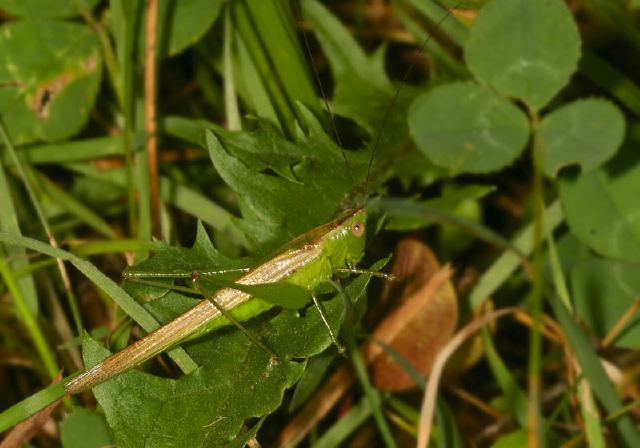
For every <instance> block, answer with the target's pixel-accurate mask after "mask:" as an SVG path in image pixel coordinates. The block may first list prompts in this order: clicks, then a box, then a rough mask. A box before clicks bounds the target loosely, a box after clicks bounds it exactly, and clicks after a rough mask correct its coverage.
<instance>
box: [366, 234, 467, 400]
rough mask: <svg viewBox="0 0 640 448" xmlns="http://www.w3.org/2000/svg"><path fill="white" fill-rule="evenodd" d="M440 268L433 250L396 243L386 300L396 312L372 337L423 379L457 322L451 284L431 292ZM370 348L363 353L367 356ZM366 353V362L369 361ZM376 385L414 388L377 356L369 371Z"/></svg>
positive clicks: (388, 360)
mask: <svg viewBox="0 0 640 448" xmlns="http://www.w3.org/2000/svg"><path fill="white" fill-rule="evenodd" d="M439 270H440V265H439V263H438V260H437V259H436V257H435V255H434V253H433V251H431V249H430V248H429V247H428V246H426V245H425V244H423V243H422V242H420V241H418V240H415V239H413V238H406V239H403V240H402V241H400V243H399V244H398V247H397V249H396V253H395V257H394V263H393V266H392V274H393V275H394V276H395V277H397V279H398V280H397V281H396V282H390V288H389V295H390V297H393V298H395V300H394V302H396V303H398V306H397V308H396V309H395V310H394V311H393V312H392V313H391V314H389V316H388V317H387V318H386V319H385V320H384V321H383V322H382V323H381V324H380V325H379V326H378V328H376V331H375V333H374V336H375V338H377V339H379V340H382V341H384V342H385V343H387V344H388V345H390V346H392V347H393V349H394V350H395V351H396V352H398V354H400V355H401V356H402V357H403V358H405V359H406V360H407V361H408V362H409V363H410V364H411V365H412V366H413V368H414V369H415V370H416V371H417V372H418V373H420V375H421V376H423V377H424V376H426V375H427V374H428V373H429V371H430V370H431V365H432V364H433V360H434V359H435V356H436V354H437V353H438V351H440V349H441V348H442V346H443V345H444V344H446V343H447V341H448V340H449V338H451V335H452V334H453V331H454V330H455V327H456V323H457V321H458V301H457V297H456V293H455V290H454V288H453V286H452V285H451V282H450V281H449V280H447V281H445V282H443V283H442V284H441V285H440V287H439V288H436V289H434V288H433V285H432V283H431V279H432V278H434V276H436V275H437V273H438V271H439ZM371 349H372V346H371V344H369V345H368V346H367V348H366V350H368V351H369V352H370V351H371ZM371 355H372V354H371V353H368V352H365V358H366V359H373V356H371ZM371 376H372V380H373V382H374V384H375V385H376V387H378V388H379V389H383V390H404V389H409V388H412V387H415V386H416V384H415V382H414V381H413V380H412V379H411V377H410V376H409V374H408V373H407V372H406V371H405V369H404V368H403V367H402V366H401V365H400V364H398V363H397V362H396V361H395V360H394V359H393V357H391V355H389V354H388V353H387V352H384V353H381V354H380V355H379V356H377V357H375V361H374V363H373V365H372V366H371Z"/></svg>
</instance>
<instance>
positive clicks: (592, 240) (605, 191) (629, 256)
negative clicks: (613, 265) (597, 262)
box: [560, 147, 640, 262]
mask: <svg viewBox="0 0 640 448" xmlns="http://www.w3.org/2000/svg"><path fill="white" fill-rule="evenodd" d="M639 191H640V159H639V157H638V152H637V151H636V148H635V147H623V148H622V150H621V151H619V153H618V154H617V155H616V156H615V157H614V158H613V159H612V160H611V161H610V162H609V163H607V165H605V166H603V167H601V168H599V169H597V170H596V171H593V172H591V173H588V174H585V175H581V176H579V177H577V178H575V179H562V180H561V182H560V199H561V200H562V207H563V209H564V213H565V216H566V218H567V222H568V223H569V226H570V227H571V230H572V232H573V233H574V234H575V235H576V236H578V237H579V238H580V239H581V240H582V241H584V242H585V243H586V244H587V245H588V246H589V247H591V248H592V249H593V250H595V251H596V252H598V253H600V254H602V255H605V256H608V257H611V258H616V259H620V260H626V261H631V262H638V261H640V220H638V216H640V201H638V192H639Z"/></svg>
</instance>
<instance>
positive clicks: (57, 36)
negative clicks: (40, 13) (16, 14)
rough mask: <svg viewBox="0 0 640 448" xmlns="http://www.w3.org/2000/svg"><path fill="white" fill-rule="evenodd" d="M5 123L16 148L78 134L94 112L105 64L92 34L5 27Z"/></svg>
mask: <svg viewBox="0 0 640 448" xmlns="http://www.w3.org/2000/svg"><path fill="white" fill-rule="evenodd" d="M0 53H1V54H2V55H3V62H2V63H0V84H2V86H3V87H2V89H0V117H1V118H2V120H3V122H4V124H5V125H6V126H7V128H8V133H9V135H10V137H11V139H12V141H13V142H14V143H16V144H21V143H27V142H33V141H35V140H45V141H52V140H59V139H63V138H67V137H70V136H72V135H74V134H76V133H77V132H78V131H79V130H80V129H81V128H82V127H83V126H84V124H85V122H86V121H87V118H88V116H89V112H90V111H91V109H92V107H93V102H94V100H95V96H96V93H97V91H98V86H99V84H100V74H101V67H102V61H101V56H100V52H99V49H98V42H97V39H96V37H95V35H94V34H93V33H92V32H91V30H90V29H89V28H88V27H86V26H84V25H80V24H77V23H66V22H58V21H47V20H23V21H19V22H10V23H5V24H4V25H2V27H0Z"/></svg>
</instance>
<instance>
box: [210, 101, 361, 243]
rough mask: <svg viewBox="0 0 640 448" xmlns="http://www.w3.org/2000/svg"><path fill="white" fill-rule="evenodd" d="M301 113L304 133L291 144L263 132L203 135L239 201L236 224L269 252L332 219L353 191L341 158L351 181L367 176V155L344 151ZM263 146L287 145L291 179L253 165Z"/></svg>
mask: <svg viewBox="0 0 640 448" xmlns="http://www.w3.org/2000/svg"><path fill="white" fill-rule="evenodd" d="M302 115H303V116H304V117H305V118H306V119H307V123H306V127H307V129H308V134H302V132H300V134H299V135H298V136H297V140H296V142H295V143H291V142H288V141H286V140H285V139H284V138H283V137H281V136H280V135H279V134H277V133H271V132H269V133H268V134H265V133H264V129H263V128H258V130H257V131H256V132H255V133H251V134H246V133H245V134H240V133H225V134H224V135H219V136H216V135H214V134H213V133H212V132H211V131H207V133H206V136H207V145H208V147H209V154H210V156H211V160H212V161H213V164H214V165H215V167H216V169H217V170H218V172H219V173H220V176H221V177H222V178H223V179H224V180H225V182H226V183H227V184H228V185H229V186H230V187H231V188H232V189H233V190H234V191H235V192H236V193H237V194H238V198H239V199H240V206H241V210H242V215H243V219H242V220H241V221H240V224H239V226H240V227H241V228H242V230H243V231H244V232H245V234H246V235H247V238H248V239H250V240H252V241H253V242H254V245H255V246H256V247H261V248H263V249H264V248H267V249H269V250H273V249H275V248H276V247H277V246H278V245H280V244H282V243H284V242H285V241H287V240H289V239H291V238H293V237H294V236H296V235H300V234H302V233H304V232H305V231H307V230H309V229H310V228H312V227H314V226H316V225H318V224H320V223H321V222H323V221H326V220H328V219H329V218H330V217H331V216H333V215H335V213H336V211H337V210H339V209H340V208H341V207H340V205H341V204H342V202H343V201H344V200H345V199H347V198H348V197H349V193H350V192H351V191H352V189H353V188H354V184H353V183H352V181H351V179H350V177H349V171H347V167H346V166H345V160H344V158H345V157H347V161H348V164H349V168H350V170H351V173H352V174H353V178H354V179H364V177H365V173H366V167H367V164H368V156H369V154H368V153H366V152H364V151H358V152H354V151H345V152H344V153H343V152H342V150H341V149H340V148H339V147H337V146H336V145H335V144H334V143H333V142H332V141H331V139H329V137H328V136H327V135H326V134H325V133H324V131H323V130H322V129H321V127H320V125H319V123H318V122H317V120H315V118H314V117H313V115H311V113H310V112H309V111H308V110H306V109H303V110H302ZM219 137H220V138H222V140H221V139H220V138H219ZM265 144H266V145H267V148H274V147H277V146H284V147H286V152H287V153H288V155H287V156H286V159H285V160H287V161H288V162H290V163H291V173H292V174H293V176H294V177H295V180H292V178H291V177H290V176H287V177H283V176H280V175H278V174H277V173H274V172H272V171H270V170H265V169H263V168H264V166H263V165H262V164H261V162H258V163H256V160H262V158H263V156H261V155H260V153H261V151H262V149H263V147H264V146H265ZM274 157H278V156H274ZM256 158H257V159H256Z"/></svg>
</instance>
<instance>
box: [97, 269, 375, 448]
mask: <svg viewBox="0 0 640 448" xmlns="http://www.w3.org/2000/svg"><path fill="white" fill-rule="evenodd" d="M377 268H379V266H374V267H373V269H377ZM369 279H370V276H360V277H358V278H357V279H355V280H354V281H353V282H351V284H350V285H349V286H348V287H347V288H346V290H347V293H348V295H349V297H350V298H351V299H352V300H354V301H357V300H359V299H360V298H361V297H362V296H363V293H364V291H365V288H366V285H367V283H368V281H369ZM322 306H323V309H324V312H325V314H326V315H327V319H328V321H329V323H330V325H331V326H332V328H334V329H336V328H337V327H338V325H339V322H340V321H341V319H342V315H343V300H342V298H341V296H339V295H336V296H335V297H333V298H332V299H330V300H326V301H324V302H322ZM246 327H247V328H248V330H249V331H251V332H252V333H253V334H255V335H257V337H259V338H260V340H261V341H263V342H264V343H265V344H266V345H267V346H268V347H270V348H271V349H272V350H274V351H275V352H276V353H278V354H280V355H279V357H278V362H277V363H276V364H274V363H273V362H272V360H270V355H269V354H268V353H266V352H265V351H264V350H262V349H261V348H260V347H257V346H256V345H255V344H254V343H253V342H251V341H250V340H249V339H248V338H247V337H246V336H245V335H243V334H242V333H241V332H239V331H237V330H233V329H231V328H228V329H225V330H224V331H218V332H216V333H214V334H211V335H208V336H206V337H203V338H200V339H198V340H195V341H192V342H190V343H188V344H186V345H185V348H186V349H187V351H188V352H189V353H190V354H191V356H192V357H193V358H194V359H195V360H196V361H197V362H198V363H199V364H200V365H201V368H200V369H198V370H197V371H195V372H194V373H192V374H189V375H185V376H183V377H182V378H180V379H178V380H173V379H168V378H160V377H157V376H153V375H150V374H146V373H143V372H140V371H131V372H128V373H124V374H122V375H120V376H118V377H117V378H115V379H113V380H110V381H108V382H107V383H105V384H103V385H101V386H98V387H96V388H94V393H95V395H96V398H97V399H98V402H99V403H100V405H101V406H102V408H103V409H104V412H105V415H106V417H107V421H108V422H109V425H110V427H111V428H112V430H113V432H114V435H115V438H116V441H117V444H118V446H122V447H129V446H141V445H144V444H145V443H146V444H147V445H149V446H168V445H172V446H176V445H184V446H191V447H198V446H212V445H213V446H217V445H219V444H221V443H224V442H226V441H228V440H229V439H231V438H232V437H234V436H235V435H236V434H237V433H238V431H239V430H240V428H241V426H242V424H243V422H244V420H245V419H247V418H252V417H260V416H263V415H266V414H269V413H271V412H273V411H274V410H275V409H276V408H277V407H278V406H279V405H280V402H281V400H282V394H283V392H284V390H285V389H287V388H289V387H291V386H292V385H293V384H294V383H295V382H296V381H297V380H298V379H299V377H300V375H301V373H302V371H303V369H304V367H305V363H300V362H295V361H293V360H291V359H290V358H289V356H290V357H294V358H306V357H309V356H313V355H315V354H317V353H320V352H321V351H323V350H324V349H325V348H327V347H328V345H329V344H330V343H331V339H330V336H329V333H328V331H327V329H326V328H325V327H324V324H323V322H322V319H321V318H320V316H319V314H318V312H317V309H316V308H315V307H311V308H309V309H307V310H304V312H301V311H300V310H296V311H292V310H283V311H281V312H280V313H279V314H277V315H275V316H273V315H271V316H269V315H263V316H261V317H260V318H259V319H253V320H251V321H248V322H246ZM107 355H108V352H107V351H106V350H105V349H104V348H102V347H100V346H99V345H98V344H97V343H96V342H94V341H93V340H91V339H87V340H86V341H85V356H86V357H87V359H86V362H87V364H89V365H92V364H96V363H97V362H99V361H100V360H102V359H104V357H106V356H107ZM282 355H288V356H282Z"/></svg>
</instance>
